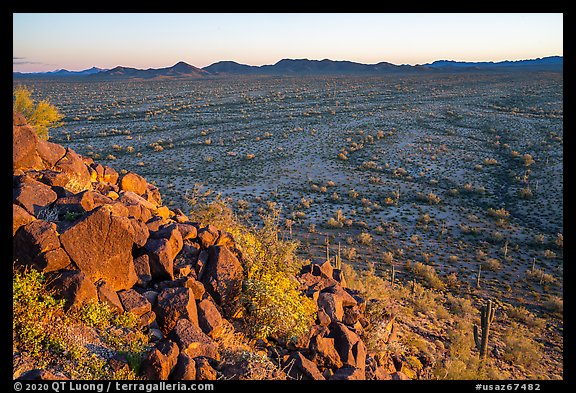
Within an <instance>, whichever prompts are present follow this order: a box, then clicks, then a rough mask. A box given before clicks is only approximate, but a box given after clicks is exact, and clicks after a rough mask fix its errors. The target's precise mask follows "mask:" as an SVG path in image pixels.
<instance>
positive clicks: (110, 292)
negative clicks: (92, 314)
mask: <svg viewBox="0 0 576 393" xmlns="http://www.w3.org/2000/svg"><path fill="white" fill-rule="evenodd" d="M96 290H97V292H98V300H100V302H102V303H106V304H108V305H109V306H110V307H112V309H114V310H116V311H117V312H118V313H119V314H121V313H123V312H124V307H122V302H121V301H120V298H119V297H118V294H117V293H116V291H115V290H114V289H112V287H111V286H110V285H108V283H107V282H106V281H102V280H100V281H98V282H97V283H96Z"/></svg>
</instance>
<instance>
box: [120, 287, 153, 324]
mask: <svg viewBox="0 0 576 393" xmlns="http://www.w3.org/2000/svg"><path fill="white" fill-rule="evenodd" d="M118 297H119V298H120V301H121V302H122V306H123V307H124V310H125V311H126V312H131V313H132V314H134V315H136V316H137V317H140V316H142V315H144V314H146V313H147V312H150V311H152V305H151V304H150V302H149V301H148V299H146V298H145V297H144V296H142V295H140V294H139V293H138V292H136V291H135V290H133V289H126V290H124V291H120V292H118Z"/></svg>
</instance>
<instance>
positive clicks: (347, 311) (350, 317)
mask: <svg viewBox="0 0 576 393" xmlns="http://www.w3.org/2000/svg"><path fill="white" fill-rule="evenodd" d="M361 317H362V312H361V311H360V308H359V307H358V306H351V307H344V317H343V318H342V322H344V324H346V325H349V326H354V325H355V324H356V322H358V321H359V320H360V318H361Z"/></svg>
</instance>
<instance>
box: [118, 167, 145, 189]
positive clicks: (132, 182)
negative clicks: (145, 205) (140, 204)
mask: <svg viewBox="0 0 576 393" xmlns="http://www.w3.org/2000/svg"><path fill="white" fill-rule="evenodd" d="M119 185H120V189H121V190H123V191H132V192H134V193H135V194H137V195H144V193H145V192H146V191H147V182H146V179H144V178H143V177H142V176H140V175H138V174H136V173H134V172H128V173H126V174H125V175H124V176H122V178H121V179H120V183H119Z"/></svg>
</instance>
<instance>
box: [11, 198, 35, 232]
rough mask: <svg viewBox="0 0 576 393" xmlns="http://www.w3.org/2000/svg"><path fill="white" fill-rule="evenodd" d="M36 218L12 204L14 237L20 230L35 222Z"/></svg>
mask: <svg viewBox="0 0 576 393" xmlns="http://www.w3.org/2000/svg"><path fill="white" fill-rule="evenodd" d="M35 219H36V217H34V216H33V215H31V214H30V213H28V212H27V211H26V209H24V208H23V207H20V206H18V205H16V204H14V203H13V204H12V236H14V235H15V234H16V231H17V230H18V228H20V227H23V226H24V225H26V224H29V223H31V222H32V221H34V220H35Z"/></svg>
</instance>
